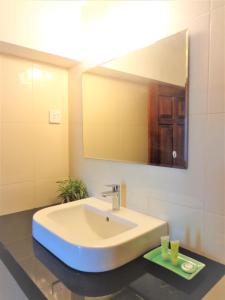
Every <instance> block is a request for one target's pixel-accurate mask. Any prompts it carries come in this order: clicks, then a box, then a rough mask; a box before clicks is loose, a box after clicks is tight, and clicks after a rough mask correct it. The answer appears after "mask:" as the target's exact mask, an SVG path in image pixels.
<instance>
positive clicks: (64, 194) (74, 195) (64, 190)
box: [57, 178, 88, 203]
mask: <svg viewBox="0 0 225 300" xmlns="http://www.w3.org/2000/svg"><path fill="white" fill-rule="evenodd" d="M57 183H58V184H59V187H58V191H59V192H60V194H59V198H61V199H62V203H66V202H70V201H75V200H79V199H83V198H86V197H88V192H87V188H86V186H85V184H84V183H83V181H82V180H78V179H72V178H69V179H65V180H61V181H57Z"/></svg>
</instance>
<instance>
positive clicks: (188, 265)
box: [181, 261, 197, 273]
mask: <svg viewBox="0 0 225 300" xmlns="http://www.w3.org/2000/svg"><path fill="white" fill-rule="evenodd" d="M181 269H182V270H183V271H184V272H186V273H194V272H195V271H196V269H197V266H196V264H194V263H192V262H190V261H185V262H184V263H182V265H181Z"/></svg>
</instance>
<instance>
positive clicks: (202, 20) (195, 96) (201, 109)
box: [189, 14, 209, 114]
mask: <svg viewBox="0 0 225 300" xmlns="http://www.w3.org/2000/svg"><path fill="white" fill-rule="evenodd" d="M189 31H190V54H189V57H190V62H189V68H190V70H189V83H190V87H189V111H190V114H200V113H207V84H208V56H209V14H207V15H204V16H201V17H199V18H197V19H196V20H195V21H193V22H191V23H190V26H189Z"/></svg>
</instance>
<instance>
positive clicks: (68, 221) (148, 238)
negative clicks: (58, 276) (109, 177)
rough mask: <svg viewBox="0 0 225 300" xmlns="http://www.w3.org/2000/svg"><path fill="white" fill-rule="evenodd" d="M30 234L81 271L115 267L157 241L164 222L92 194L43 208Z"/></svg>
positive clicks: (157, 242)
mask: <svg viewBox="0 0 225 300" xmlns="http://www.w3.org/2000/svg"><path fill="white" fill-rule="evenodd" d="M32 234H33V237H34V238H35V239H36V240H37V241H38V242H39V243H41V244H42V245H43V246H44V247H46V248H47V249H48V250H49V251H50V252H52V253H53V254H54V255H55V256H56V257H58V258H59V259H60V260H61V261H63V262H64V263H65V264H67V265H68V266H70V267H72V268H74V269H77V270H80V271H85V272H104V271H108V270H112V269H115V268H118V267H120V266H122V265H124V264H126V263H128V262H129V261H131V260H133V259H135V258H136V257H138V256H140V255H142V254H144V253H145V252H147V251H148V250H149V249H151V248H153V247H155V246H157V245H158V244H159V243H160V236H162V235H165V234H167V223H166V222H164V221H162V220H159V219H156V218H153V217H150V216H147V215H144V214H140V213H137V212H135V211H133V210H130V209H127V208H123V207H121V209H120V210H119V211H113V210H112V205H111V204H110V203H107V202H105V201H102V200H98V199H95V198H87V199H83V200H79V201H75V202H70V203H66V204H61V205H57V206H53V207H48V208H44V209H42V210H40V211H38V212H36V213H35V214H34V216H33V227H32Z"/></svg>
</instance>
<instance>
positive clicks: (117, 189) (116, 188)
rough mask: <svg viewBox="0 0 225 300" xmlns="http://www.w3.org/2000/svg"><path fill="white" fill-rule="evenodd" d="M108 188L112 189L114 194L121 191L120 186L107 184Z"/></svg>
mask: <svg viewBox="0 0 225 300" xmlns="http://www.w3.org/2000/svg"><path fill="white" fill-rule="evenodd" d="M106 186H107V187H111V188H112V190H113V191H114V192H117V191H119V189H120V185H119V184H106Z"/></svg>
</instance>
